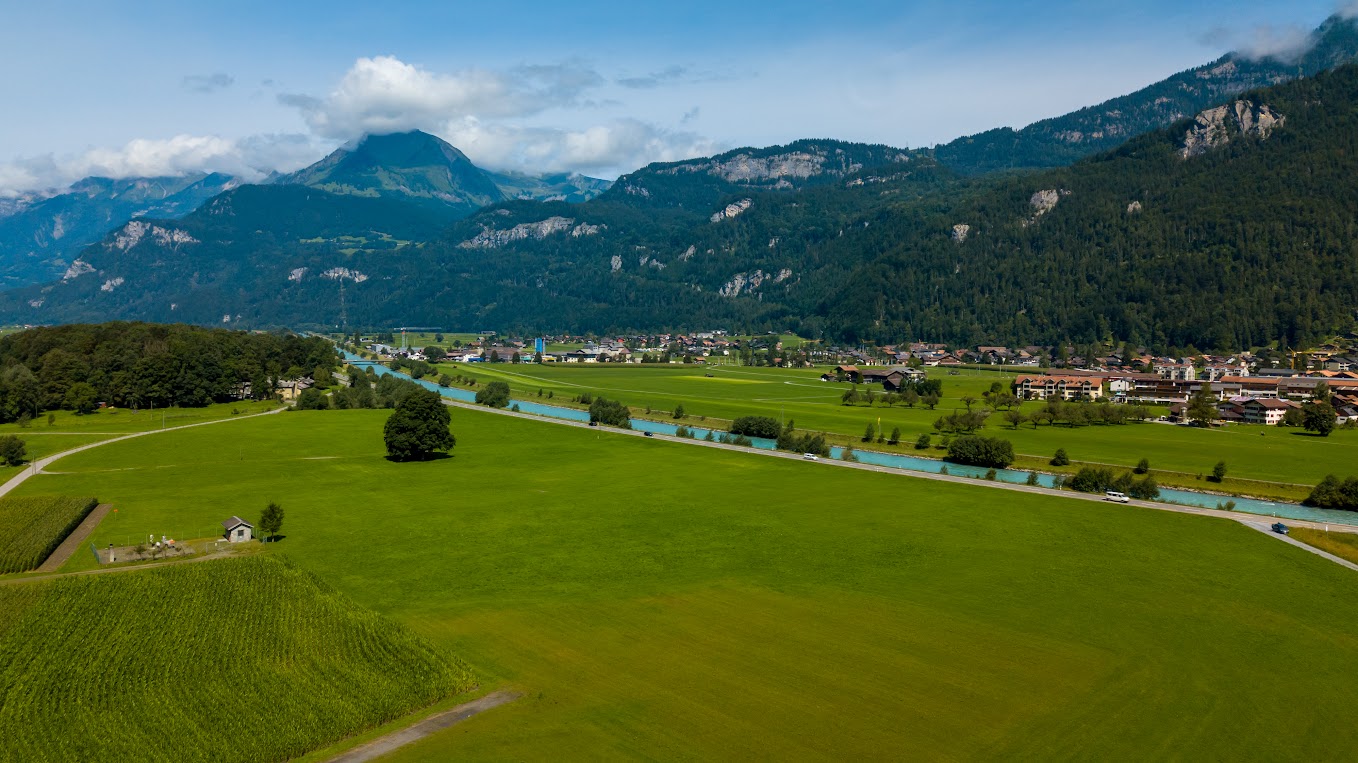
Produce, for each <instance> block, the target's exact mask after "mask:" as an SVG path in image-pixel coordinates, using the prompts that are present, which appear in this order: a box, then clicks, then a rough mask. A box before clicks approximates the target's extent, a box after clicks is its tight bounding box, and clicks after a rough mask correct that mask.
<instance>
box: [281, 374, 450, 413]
mask: <svg viewBox="0 0 1358 763" xmlns="http://www.w3.org/2000/svg"><path fill="white" fill-rule="evenodd" d="M423 389H424V388H423V387H421V386H420V385H418V384H416V383H415V382H412V381H410V380H408V379H402V378H401V377H399V376H393V375H391V374H384V375H382V376H378V375H377V374H376V372H374V371H373V370H372V369H371V368H369V369H368V370H367V371H366V372H361V371H356V370H351V372H350V374H349V386H348V387H338V388H336V389H334V390H333V391H332V392H331V394H329V395H326V394H325V393H324V392H323V391H321V390H320V389H317V388H315V387H312V388H310V389H306V390H303V391H302V394H301V395H298V397H297V405H296V407H297V408H298V409H299V410H304V411H305V410H325V409H327V408H335V409H337V410H349V409H357V408H395V407H396V406H397V405H400V403H401V401H402V400H405V399H406V398H407V397H408V396H410V394H411V393H413V392H415V391H416V390H423Z"/></svg>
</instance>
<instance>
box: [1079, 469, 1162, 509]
mask: <svg viewBox="0 0 1358 763" xmlns="http://www.w3.org/2000/svg"><path fill="white" fill-rule="evenodd" d="M1066 487H1068V488H1070V489H1071V490H1078V491H1080V492H1081V493H1103V492H1106V491H1109V490H1116V491H1118V492H1120V493H1125V494H1127V495H1129V496H1131V497H1132V498H1138V499H1141V500H1145V501H1149V500H1154V499H1156V498H1159V497H1160V486H1159V485H1157V484H1156V482H1155V478H1154V477H1152V476H1150V475H1149V474H1147V475H1145V476H1144V477H1141V478H1140V479H1137V478H1136V477H1133V476H1132V473H1131V472H1124V473H1122V474H1115V473H1114V472H1113V470H1112V469H1108V468H1106V467H1102V466H1085V467H1081V469H1080V471H1078V472H1076V473H1075V476H1073V477H1071V478H1070V479H1068V480H1066Z"/></svg>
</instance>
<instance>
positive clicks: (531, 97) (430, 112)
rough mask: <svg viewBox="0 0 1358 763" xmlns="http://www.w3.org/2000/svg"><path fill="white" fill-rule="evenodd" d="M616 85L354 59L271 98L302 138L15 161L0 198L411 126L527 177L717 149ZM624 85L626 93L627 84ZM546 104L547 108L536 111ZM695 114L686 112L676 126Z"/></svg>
mask: <svg viewBox="0 0 1358 763" xmlns="http://www.w3.org/2000/svg"><path fill="white" fill-rule="evenodd" d="M685 76H687V70H685V69H683V68H681V67H671V68H669V69H662V70H660V71H658V72H656V73H654V74H651V75H648V78H649V79H653V80H655V81H656V84H662V83H670V82H673V81H676V80H679V79H682V78H683V77H685ZM233 82H234V80H232V78H231V77H230V76H228V75H225V74H211V75H200V76H193V77H186V78H184V80H183V82H182V84H183V86H184V87H185V88H187V89H190V90H199V91H202V92H210V91H212V90H213V89H220V88H223V87H229V86H230V85H231V84H232V83H233ZM620 87H621V88H627V86H626V85H619V84H618V83H617V82H615V81H611V80H608V79H605V78H604V77H602V76H601V75H599V73H598V72H596V71H595V70H594V69H593V68H591V67H589V66H587V65H585V64H583V63H581V62H578V61H568V62H564V63H557V64H545V65H523V66H517V67H514V68H509V69H505V70H489V69H476V68H472V69H464V70H461V71H457V72H453V73H451V74H446V73H439V72H432V71H429V70H426V69H424V68H421V67H419V66H415V65H412V64H408V63H406V62H404V61H401V60H400V59H398V58H395V57H392V56H376V57H372V58H360V59H358V60H357V61H355V62H354V64H353V66H351V67H350V68H349V70H348V71H347V72H345V73H344V75H343V76H342V77H341V78H340V79H339V81H338V83H337V84H336V85H335V87H334V88H333V89H332V90H331V91H330V92H329V93H328V94H326V95H324V96H321V97H317V96H312V95H305V94H295V93H294V94H286V95H280V96H278V100H279V102H280V103H282V104H284V105H287V106H291V107H293V108H295V109H297V111H298V112H299V113H300V115H301V116H302V118H303V120H304V122H305V123H306V125H307V128H308V130H309V134H306V135H297V134H290V135H257V136H251V137H246V138H227V137H220V136H212V135H177V136H174V137H172V138H165V139H155V140H152V139H141V140H133V141H131V142H129V143H127V144H126V145H124V146H122V147H118V148H95V149H90V150H87V151H85V152H83V153H80V154H74V155H67V156H54V155H46V156H37V157H28V158H20V159H16V160H14V161H11V162H9V163H0V197H15V196H17V195H18V194H20V193H23V192H26V191H35V190H44V191H46V190H52V189H59V188H64V187H65V186H68V185H70V184H71V183H73V182H75V181H77V180H79V179H81V178H83V177H87V176H91V175H96V176H103V177H113V178H125V177H153V176H166V175H184V174H189V173H195V172H213V171H216V172H226V173H230V174H233V175H236V176H239V177H242V178H244V179H247V180H254V179H258V178H260V177H262V176H263V175H264V174H267V172H268V171H270V170H278V171H282V172H288V171H292V170H295V169H298V168H300V167H303V166H305V165H307V164H310V163H311V162H314V161H316V160H318V159H320V158H321V157H322V156H324V155H325V153H326V152H327V151H329V150H331V149H333V148H334V147H335V146H336V145H338V144H339V143H341V142H344V141H351V140H354V139H356V138H359V137H361V136H363V135H365V134H382V133H391V132H402V131H407V130H416V129H419V130H426V131H428V132H431V133H435V134H437V135H440V136H441V137H443V138H445V139H447V140H448V141H449V142H450V143H452V144H453V145H455V146H457V147H458V148H460V149H462V150H463V151H465V152H466V153H467V154H468V156H470V157H471V158H472V160H473V161H474V162H476V163H477V164H479V165H481V166H485V167H487V168H493V169H512V170H516V171H520V172H529V173H538V172H564V171H574V172H583V173H589V174H594V175H602V176H605V177H613V176H616V175H618V174H621V173H623V172H627V171H630V170H633V169H636V168H637V167H640V166H642V165H644V164H647V163H649V162H655V161H675V160H679V159H686V158H691V157H694V156H703V155H707V154H711V153H714V152H715V151H717V150H720V149H721V148H722V147H723V146H720V145H718V144H717V143H715V142H714V141H712V140H710V139H708V138H706V137H704V136H702V135H699V134H696V133H693V132H689V131H686V130H683V129H668V128H666V127H662V126H657V125H655V124H651V123H647V122H643V121H641V120H637V119H633V118H630V117H627V116H625V115H624V114H625V112H623V114H619V111H620V110H621V109H622V108H625V107H624V106H623V105H622V104H618V103H616V102H613V101H610V100H607V99H606V98H595V97H594V96H595V95H596V91H605V92H604V93H603V94H604V95H605V96H606V95H607V94H608V93H607V92H606V91H608V90H612V91H614V92H617V90H618V88H620ZM631 88H632V92H633V93H636V90H635V88H636V84H635V83H633V84H632V86H631ZM644 89H649V88H644ZM657 97H659V96H657ZM553 109H556V110H557V112H556V113H554V114H552V115H551V116H550V117H549V116H547V115H545V112H548V111H549V110H553ZM697 114H698V109H697V107H694V108H693V109H692V110H690V111H689V112H688V113H687V114H686V115H685V116H684V118H683V119H682V120H681V121H680V124H684V123H685V122H688V121H691V120H692V119H694V118H695V117H696V116H697Z"/></svg>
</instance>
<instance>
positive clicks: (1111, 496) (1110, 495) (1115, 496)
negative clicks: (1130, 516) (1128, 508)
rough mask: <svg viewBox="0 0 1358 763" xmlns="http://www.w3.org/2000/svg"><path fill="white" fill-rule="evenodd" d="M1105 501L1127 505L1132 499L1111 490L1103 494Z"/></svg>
mask: <svg viewBox="0 0 1358 763" xmlns="http://www.w3.org/2000/svg"><path fill="white" fill-rule="evenodd" d="M1103 500H1105V501H1113V502H1114V503H1127V502H1128V501H1130V500H1132V499H1130V498H1128V497H1127V494H1126V493H1119V492H1118V491H1116V490H1109V491H1107V492H1105V493H1104V494H1103Z"/></svg>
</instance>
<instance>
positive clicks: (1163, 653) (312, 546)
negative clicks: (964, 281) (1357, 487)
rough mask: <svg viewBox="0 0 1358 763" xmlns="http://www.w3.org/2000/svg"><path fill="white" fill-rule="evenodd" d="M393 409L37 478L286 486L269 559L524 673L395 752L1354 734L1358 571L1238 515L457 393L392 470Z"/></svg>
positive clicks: (1245, 750) (1120, 751)
mask: <svg viewBox="0 0 1358 763" xmlns="http://www.w3.org/2000/svg"><path fill="white" fill-rule="evenodd" d="M730 386H739V385H730ZM384 417H385V413H384V412H382V411H326V412H304V413H288V414H283V415H280V416H269V417H263V418H259V419H254V420H251V421H242V422H239V423H235V424H231V425H224V426H223V427H210V428H206V429H200V430H185V431H182V432H173V433H168V434H165V435H157V436H154V437H147V438H140V439H138V440H132V441H128V442H126V443H119V444H115V445H112V446H109V447H108V448H103V449H96V450H93V451H89V452H86V453H82V454H78V455H76V456H73V457H70V458H69V459H64V460H63V461H62V462H60V466H61V468H62V470H63V471H65V472H68V473H67V474H62V475H44V476H39V477H37V478H35V479H34V480H32V481H31V482H30V483H26V484H25V485H24V487H23V488H22V490H23V491H27V492H32V493H35V494H36V493H51V492H57V491H60V492H65V493H72V494H75V493H96V492H97V494H98V495H99V496H100V497H101V499H102V500H105V501H110V502H114V503H116V504H117V505H119V506H121V507H122V509H123V511H122V515H121V518H120V521H121V522H123V523H124V527H125V528H127V529H129V530H131V529H135V530H136V531H138V532H157V531H158V529H157V528H160V527H162V526H164V525H166V524H172V523H211V522H215V521H217V520H219V519H221V518H224V517H226V516H229V515H231V514H241V515H242V516H246V517H250V516H252V515H257V513H258V510H259V508H261V507H263V506H264V505H265V503H266V502H268V501H271V500H272V501H278V502H279V503H280V504H282V505H283V506H284V508H285V510H286V512H287V519H286V522H285V524H284V527H283V535H284V536H286V537H285V538H284V540H283V541H281V542H280V543H277V544H273V545H271V546H266V547H265V551H266V552H270V553H285V554H286V555H287V556H288V557H289V558H291V559H293V560H295V561H296V563H297V564H299V565H300V566H302V567H303V568H305V569H307V570H309V571H312V572H314V573H315V574H316V575H318V576H319V577H320V578H321V579H322V580H324V581H326V582H328V583H330V584H333V585H334V586H335V587H337V588H338V589H339V590H340V591H342V592H343V593H345V594H347V595H348V596H350V597H352V598H353V599H354V600H355V601H357V602H358V603H360V604H362V605H365V606H368V607H372V608H373V609H375V610H377V611H379V612H381V613H383V614H386V615H389V616H391V617H393V618H395V619H397V620H399V621H400V622H403V623H405V624H407V625H409V626H410V627H411V628H413V629H414V630H415V631H417V632H418V633H419V634H421V635H422V636H424V637H426V638H428V639H430V640H432V641H433V642H434V643H435V644H436V645H438V646H439V647H440V648H442V649H445V650H446V651H448V652H450V653H454V654H457V655H459V656H461V657H463V658H464V659H466V660H467V661H468V663H469V664H471V665H472V666H473V668H474V670H475V671H476V673H477V676H478V678H479V682H480V684H481V685H482V687H483V688H488V687H491V686H509V687H513V688H516V689H518V690H520V691H522V692H524V694H525V696H524V698H522V699H520V700H519V701H517V702H515V703H514V704H512V705H509V706H506V707H503V708H499V709H497V710H495V711H493V712H490V713H486V714H484V715H482V716H478V717H476V718H474V719H472V720H469V721H467V722H465V723H463V724H460V725H458V726H456V727H454V728H452V729H450V730H448V731H446V732H442V733H440V734H438V735H436V736H434V737H431V738H430V739H428V740H425V741H423V742H420V743H418V744H416V745H414V746H412V747H411V748H408V749H406V750H403V751H401V752H399V753H398V754H397V755H395V756H394V758H395V759H397V760H429V761H435V760H448V759H460V758H473V759H477V758H494V759H544V758H551V759H559V758H574V759H591V760H595V759H600V758H616V757H649V758H662V759H675V758H684V759H733V758H740V759H748V758H774V759H805V758H817V757H819V758H826V757H833V758H837V759H854V758H951V759H976V758H985V759H997V758H998V759H1014V758H1027V759H1033V758H1041V759H1052V758H1065V759H1071V758H1079V759H1086V760H1088V759H1130V758H1136V759H1143V758H1164V757H1173V758H1182V759H1239V758H1250V759H1321V758H1333V757H1335V756H1336V754H1339V751H1347V750H1353V749H1358V727H1355V726H1354V725H1353V724H1352V723H1350V722H1349V715H1350V713H1349V708H1351V707H1353V706H1354V704H1355V702H1358V684H1355V683H1354V682H1353V681H1351V680H1349V677H1350V676H1352V675H1355V673H1358V634H1355V632H1354V628H1353V624H1354V623H1355V622H1358V601H1355V600H1354V599H1353V597H1352V596H1350V595H1349V592H1350V590H1351V588H1352V584H1353V580H1354V578H1353V573H1352V572H1351V571H1349V570H1346V569H1343V568H1340V567H1338V566H1336V565H1333V564H1332V563H1328V562H1326V561H1325V560H1323V559H1320V558H1318V557H1315V556H1314V555H1311V554H1307V553H1305V552H1304V551H1301V550H1300V549H1297V548H1294V547H1291V546H1288V545H1286V544H1283V543H1278V542H1276V541H1274V540H1272V539H1270V538H1268V537H1265V536H1263V535H1261V534H1260V533H1258V532H1256V531H1254V530H1251V529H1249V528H1245V527H1243V526H1240V525H1237V524H1235V523H1232V522H1229V521H1225V520H1214V519H1206V518H1201V517H1192V516H1183V515H1175V514H1168V513H1164V512H1158V511H1151V510H1141V509H1134V508H1128V507H1115V506H1111V505H1106V504H1099V503H1091V502H1086V501H1077V500H1073V499H1059V498H1051V497H1047V496H1038V495H1028V494H1021V493H1013V492H1009V491H1000V490H992V489H988V488H984V487H979V486H978V487H973V486H968V485H953V484H948V483H939V482H932V481H924V480H917V479H912V478H907V477H900V476H893V475H884V474H876V473H867V472H860V471H855V470H849V469H840V468H836V467H833V466H830V465H828V464H824V463H808V462H804V461H800V460H783V459H773V458H766V457H759V456H752V455H748V454H742V453H732V452H726V451H719V450H715V449H710V448H704V447H699V446H694V445H688V444H680V443H669V442H664V441H659V440H649V439H642V438H632V437H624V436H618V435H610V434H607V433H600V432H597V431H593V430H588V429H578V428H567V427H561V426H556V425H549V424H544V423H540V422H534V421H524V420H518V419H512V418H509V417H502V416H496V415H494V414H490V413H482V412H472V411H463V410H455V411H454V412H453V427H454V431H455V433H456V434H457V438H458V446H457V449H456V450H455V454H454V456H453V457H451V458H448V459H442V460H437V461H431V462H426V463H413V464H396V463H392V462H388V461H386V460H385V459H384V458H383V455H382V445H381V427H382V423H383V421H384ZM242 452H243V453H244V454H245V459H244V460H240V458H239V456H238V453H242ZM98 539H99V535H98V533H96V540H98ZM206 565H207V563H205V564H204V566H206ZM137 574H141V573H128V575H129V576H131V575H137Z"/></svg>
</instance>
